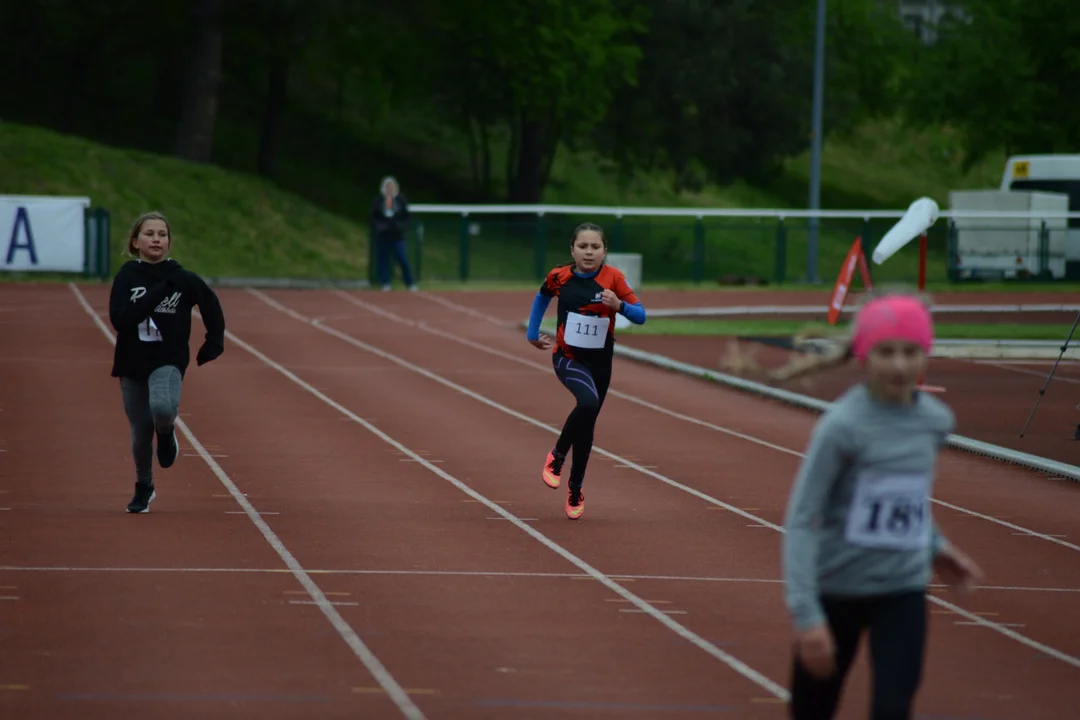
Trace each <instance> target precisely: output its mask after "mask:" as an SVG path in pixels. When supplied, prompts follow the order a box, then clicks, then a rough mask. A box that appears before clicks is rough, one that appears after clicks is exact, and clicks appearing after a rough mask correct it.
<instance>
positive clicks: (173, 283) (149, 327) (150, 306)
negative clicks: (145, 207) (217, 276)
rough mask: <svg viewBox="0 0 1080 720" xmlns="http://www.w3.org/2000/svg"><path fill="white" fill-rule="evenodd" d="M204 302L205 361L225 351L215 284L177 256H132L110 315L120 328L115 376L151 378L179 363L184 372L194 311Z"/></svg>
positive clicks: (117, 283) (201, 357)
mask: <svg viewBox="0 0 1080 720" xmlns="http://www.w3.org/2000/svg"><path fill="white" fill-rule="evenodd" d="M196 306H198V308H199V312H200V314H201V315H202V320H203V324H204V325H205V326H206V337H205V339H204V341H203V344H202V346H201V347H200V348H199V352H198V355H197V356H196V363H197V364H198V365H203V364H205V363H208V362H210V361H211V360H213V359H215V358H217V357H218V356H219V355H221V353H223V352H224V351H225V315H224V313H223V311H222V309H221V302H220V301H219V300H218V297H217V295H215V294H214V291H213V290H211V289H210V286H209V285H207V284H206V282H205V281H204V280H203V279H202V278H201V277H199V276H198V275H197V274H195V273H193V272H191V271H190V270H185V269H184V268H183V267H182V266H181V265H180V263H178V262H176V261H175V260H171V259H169V260H162V261H161V262H159V263H147V262H143V261H141V260H129V261H128V262H126V263H124V264H123V265H122V266H121V267H120V270H119V271H118V272H117V273H116V277H115V278H113V284H112V292H111V294H110V296H109V319H110V320H111V321H112V326H113V327H114V328H116V347H115V350H114V352H113V368H112V376H113V377H126V378H131V379H133V380H145V379H146V378H148V377H149V376H150V373H152V372H153V371H154V370H156V369H157V368H159V367H162V366H164V365H174V366H176V368H177V369H178V370H180V374H181V376H183V374H184V372H185V371H186V370H187V367H188V364H189V363H190V361H191V351H190V349H189V341H190V337H191V310H192V308H194V307H196Z"/></svg>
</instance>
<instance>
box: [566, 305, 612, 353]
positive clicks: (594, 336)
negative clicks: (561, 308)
mask: <svg viewBox="0 0 1080 720" xmlns="http://www.w3.org/2000/svg"><path fill="white" fill-rule="evenodd" d="M610 322H611V319H610V318H606V317H592V316H591V315H579V314H578V313H576V312H568V313H566V324H565V325H564V326H563V340H564V341H565V342H566V344H567V345H569V346H570V347H577V348H582V349H585V350H599V349H601V348H603V347H604V343H605V342H607V333H608V325H609V323H610Z"/></svg>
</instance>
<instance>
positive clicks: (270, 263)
mask: <svg viewBox="0 0 1080 720" xmlns="http://www.w3.org/2000/svg"><path fill="white" fill-rule="evenodd" d="M0 157H3V158H4V160H3V166H4V167H3V169H2V170H0V194H12V195H14V194H19V195H68V196H78V197H89V198H90V200H91V202H92V203H93V204H94V205H97V206H102V207H104V208H106V209H107V210H109V213H110V215H111V223H112V231H111V248H110V256H109V257H110V265H111V267H112V269H113V271H114V272H115V269H116V268H117V267H119V266H120V264H121V263H123V262H124V261H125V260H126V259H127V256H126V255H125V254H124V247H125V245H126V238H127V233H128V230H129V228H130V224H131V222H132V221H133V220H134V219H135V218H136V217H138V216H139V215H140V214H141V213H143V212H146V211H147V210H160V211H162V212H164V213H165V215H166V216H167V217H168V218H169V221H170V225H171V226H172V233H173V243H174V244H173V250H172V256H173V257H174V258H176V260H178V261H179V262H180V263H182V264H184V265H189V266H191V268H192V269H194V270H195V271H197V272H198V273H200V274H201V275H204V276H206V277H211V278H212V277H290V276H291V277H329V278H364V277H366V273H367V270H366V268H367V233H366V230H364V229H362V228H361V227H360V226H359V225H358V224H357V223H355V222H351V221H349V220H348V219H346V218H342V217H340V216H337V215H334V214H332V213H330V212H327V211H325V210H323V209H321V208H319V207H317V206H315V205H312V204H310V203H308V202H306V201H305V200H303V199H302V198H300V197H299V196H297V195H294V194H292V193H289V192H286V191H283V190H281V189H280V188H278V187H276V186H274V185H273V184H272V183H270V182H268V181H265V180H263V179H261V178H258V177H256V176H251V175H245V174H242V173H236V172H229V171H226V170H223V169H222V168H219V167H214V166H211V165H199V164H194V163H188V162H183V161H180V160H177V159H175V158H170V157H165V156H161V155H153V154H150V153H144V152H138V151H134V150H123V149H118V148H112V147H108V146H104V145H99V144H97V143H93V142H89V141H87V140H84V139H82V138H77V137H72V136H68V135H61V134H59V133H54V132H51V131H49V130H45V129H42V128H34V127H26V126H20V125H14V124H11V123H3V124H0ZM24 277H29V278H30V279H39V278H38V276H37V273H33V274H31V273H26V274H25V275H24ZM52 277H54V278H55V277H56V276H52Z"/></svg>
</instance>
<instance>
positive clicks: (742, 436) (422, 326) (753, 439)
mask: <svg viewBox="0 0 1080 720" xmlns="http://www.w3.org/2000/svg"><path fill="white" fill-rule="evenodd" d="M249 292H252V293H253V294H256V295H257V296H258V297H260V299H263V301H264V302H267V304H271V303H274V302H276V301H274V300H273V299H272V298H269V297H267V296H265V295H264V294H262V293H259V292H258V291H255V290H249ZM334 292H335V294H337V295H338V296H339V297H342V298H344V299H345V300H347V301H348V302H350V303H352V304H353V305H356V306H357V307H360V308H363V309H364V310H367V311H369V312H371V313H372V314H375V315H380V316H382V317H385V318H387V319H391V320H393V321H394V322H398V323H402V324H404V325H407V326H409V327H415V328H417V329H418V330H422V331H423V332H426V333H429V334H431V335H436V336H438V337H441V338H445V339H447V340H452V341H454V342H456V343H458V344H461V345H465V346H466V347H468V348H469V349H471V350H480V351H482V352H485V353H488V354H489V355H493V356H495V357H501V358H503V359H505V360H510V361H512V362H516V363H519V364H521V365H526V366H528V367H532V368H535V369H537V370H539V371H542V372H545V373H550V372H551V368H550V367H548V366H544V365H541V364H539V363H534V362H532V361H531V360H526V359H525V358H523V357H519V356H517V355H514V354H511V353H507V352H503V351H501V350H496V349H494V348H489V347H485V346H483V345H473V344H471V343H469V342H468V341H467V340H465V339H463V338H461V337H458V336H457V335H454V334H452V333H448V332H445V331H443V330H439V329H437V328H433V327H431V326H429V325H427V324H426V323H425V322H423V321H422V320H421V321H418V320H413V319H411V318H406V317H403V316H401V315H398V314H396V313H393V312H390V311H389V310H384V309H383V308H381V307H379V306H378V305H373V304H371V303H368V302H366V301H364V300H360V299H359V298H357V297H354V296H352V295H350V294H348V293H346V292H344V291H343V290H337V291H334ZM440 300H441V299H440ZM446 303H450V305H448V307H449V306H451V305H456V303H453V302H452V301H449V300H446V301H445V303H441V304H446ZM459 307H460V308H462V311H466V310H469V311H471V310H472V309H471V308H465V306H464V305H462V306H459ZM279 309H280V308H279ZM470 314H472V313H471V312H470ZM303 321H304V322H308V323H309V324H312V325H315V326H316V327H319V328H325V327H327V326H325V325H321V324H318V323H314V322H311V321H310V320H307V319H306V318H304V320H303ZM511 325H512V326H515V327H516V325H514V324H513V323H511ZM608 394H609V395H613V396H615V397H618V398H622V399H624V400H627V401H629V402H632V403H634V404H636V405H640V406H642V407H645V408H648V409H650V410H653V411H655V412H659V413H661V414H664V415H668V416H670V417H673V418H676V419H678V420H682V421H684V422H688V423H691V424H693V425H698V426H700V427H704V428H707V429H709V430H714V431H716V432H719V433H722V434H724V435H729V436H731V437H734V438H738V439H739V440H746V441H747V442H750V443H753V444H755V445H761V446H762V447H767V448H769V449H771V450H776V451H777V452H782V453H785V454H787V455H792V456H794V457H799V458H802V457H805V454H804V453H802V452H800V451H798V450H794V449H792V448H788V447H784V446H783V445H777V444H776V443H771V442H769V441H768V440H763V439H762V438H759V437H757V436H755V435H748V434H746V433H742V432H739V431H737V430H733V429H731V428H728V427H724V426H723V425H716V424H715V423H711V422H708V421H707V420H702V419H700V418H695V417H693V416H691V415H685V414H683V413H680V412H676V411H674V410H671V409H669V408H665V407H663V406H661V405H657V404H655V403H652V402H649V401H648V400H644V399H642V398H639V397H637V396H636V395H629V394H627V393H624V392H621V391H619V390H615V389H611V390H609V391H608ZM620 462H621V461H620ZM624 466H625V467H630V468H633V469H635V470H638V469H639V468H641V467H647V466H644V465H634V464H626V465H624ZM931 502H933V503H935V504H937V505H940V506H942V507H947V508H949V509H950V510H953V511H954V512H958V513H962V514H964V515H967V516H970V517H974V518H978V519H980V520H985V521H987V522H990V523H994V524H996V525H1001V526H1002V527H1007V528H1009V529H1011V530H1015V531H1017V532H1019V533H1020V534H1023V535H1030V536H1032V537H1037V538H1039V539H1041V540H1046V541H1048V542H1052V543H1054V544H1056V545H1061V546H1062V547H1067V548H1069V549H1070V550H1075V551H1077V552H1080V545H1077V544H1075V543H1070V542H1066V541H1063V540H1061V539H1060V537H1059V536H1057V535H1054V534H1049V533H1041V532H1038V531H1036V530H1031V529H1030V528H1026V527H1022V526H1020V525H1015V524H1013V523H1009V522H1005V521H1004V520H1002V519H1001V518H1000V517H995V516H992V515H986V514H984V513H980V512H978V511H976V510H971V509H969V508H965V507H962V506H960V505H955V504H953V503H950V502H946V501H945V500H941V499H939V498H931ZM721 507H724V509H729V508H728V507H727V506H723V505H722V506H721ZM767 527H772V526H771V525H769V526H767ZM774 529H775V528H774Z"/></svg>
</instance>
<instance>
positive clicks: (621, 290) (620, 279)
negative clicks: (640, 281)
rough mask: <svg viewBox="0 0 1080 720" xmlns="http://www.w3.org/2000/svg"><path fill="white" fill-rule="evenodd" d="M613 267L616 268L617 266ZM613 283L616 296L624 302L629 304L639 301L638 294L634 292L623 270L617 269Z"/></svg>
mask: <svg viewBox="0 0 1080 720" xmlns="http://www.w3.org/2000/svg"><path fill="white" fill-rule="evenodd" d="M612 269H613V270H614V269H615V268H612ZM612 285H613V287H612V288H611V289H612V291H613V292H614V293H615V295H616V297H618V298H619V299H620V300H622V301H623V302H625V303H627V304H629V305H635V304H637V303H638V302H639V301H638V298H637V295H635V294H634V290H633V288H631V287H630V284H629V283H628V282H626V276H625V275H623V273H622V271H621V270H616V271H615V278H614V282H613V283H612Z"/></svg>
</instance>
